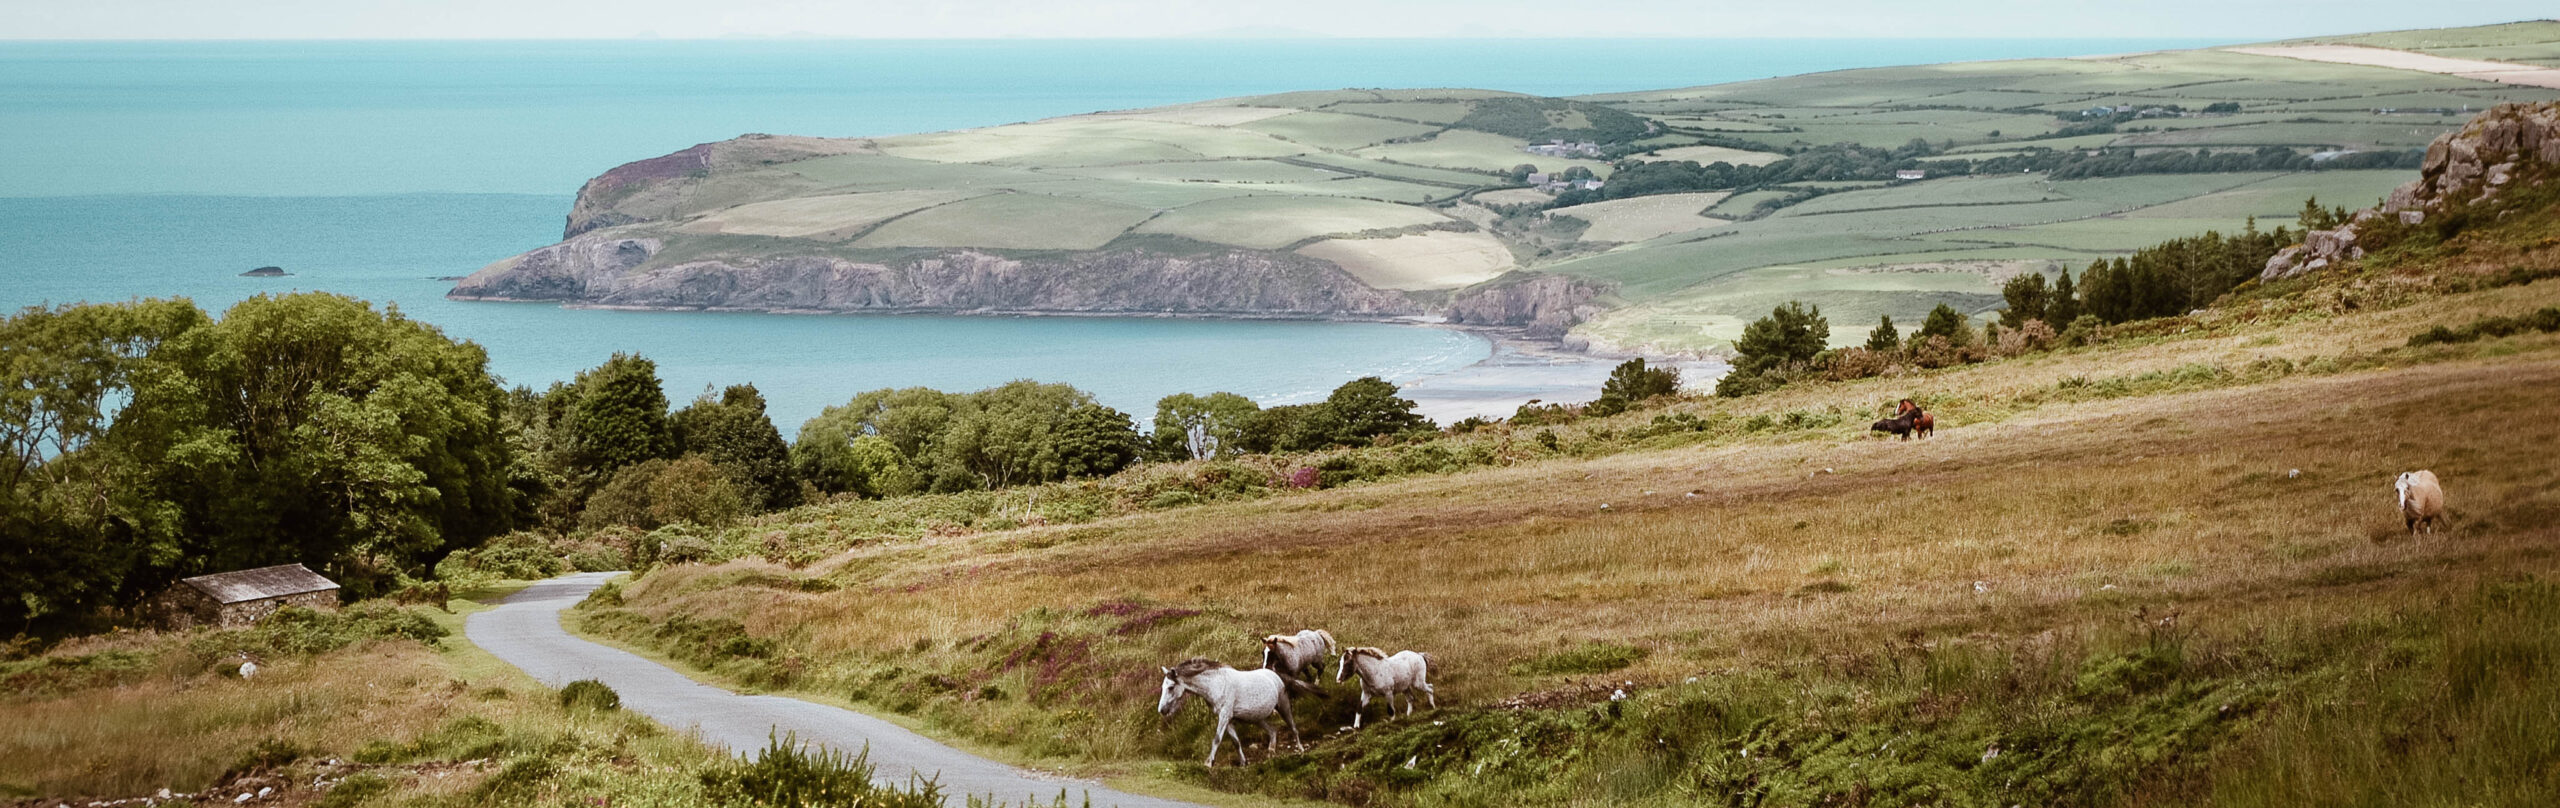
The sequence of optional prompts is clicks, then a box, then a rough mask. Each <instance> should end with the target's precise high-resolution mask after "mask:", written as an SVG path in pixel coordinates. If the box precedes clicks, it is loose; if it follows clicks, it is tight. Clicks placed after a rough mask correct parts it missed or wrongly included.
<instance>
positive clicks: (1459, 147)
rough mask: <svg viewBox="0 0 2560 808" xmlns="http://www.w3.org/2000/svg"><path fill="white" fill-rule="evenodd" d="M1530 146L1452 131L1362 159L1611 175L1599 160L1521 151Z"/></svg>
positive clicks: (1377, 149)
mask: <svg viewBox="0 0 2560 808" xmlns="http://www.w3.org/2000/svg"><path fill="white" fill-rule="evenodd" d="M1528 145H1529V142H1528V141H1525V140H1515V139H1512V138H1507V137H1503V136H1501V135H1496V134H1491V133H1488V132H1477V131H1474V130H1469V129H1451V130H1448V131H1445V132H1441V133H1440V136H1439V137H1435V138H1432V139H1430V140H1426V141H1422V142H1419V143H1392V144H1388V145H1385V146H1373V147H1370V148H1366V149H1361V150H1360V151H1359V155H1360V156H1362V157H1375V158H1378V159H1381V160H1393V161H1396V162H1399V163H1413V164H1415V165H1426V166H1438V167H1441V168H1468V169H1475V170H1478V171H1509V170H1511V167H1512V166H1516V165H1520V164H1523V163H1526V164H1529V165H1534V166H1537V167H1538V170H1540V171H1563V170H1565V169H1566V168H1569V167H1572V166H1581V167H1584V168H1588V169H1591V171H1592V173H1594V174H1598V175H1600V176H1603V177H1606V176H1608V175H1609V164H1607V163H1603V162H1600V161H1597V160H1575V159H1566V158H1562V157H1548V156H1546V155H1542V154H1530V153H1528V152H1526V151H1522V150H1521V149H1522V148H1523V147H1526V146H1528Z"/></svg>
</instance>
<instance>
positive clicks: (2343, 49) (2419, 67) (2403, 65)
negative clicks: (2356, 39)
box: [2224, 45, 2560, 90]
mask: <svg viewBox="0 0 2560 808" xmlns="http://www.w3.org/2000/svg"><path fill="white" fill-rule="evenodd" d="M2224 50H2228V51H2231V52H2233V53H2247V54H2253V55H2257V56H2280V57H2284V58H2287V59H2302V60H2306V61H2313V62H2334V63H2338V64H2350V65H2369V66H2373V67H2388V68H2392V69H2395V70H2416V71H2419V72H2422V73H2438V74H2443V75H2447V76H2459V77H2461V78H2466V79H2472V80H2475V81H2494V82H2497V83H2500V84H2515V85H2521V86H2525V87H2543V88H2548V89H2554V90H2560V68H2549V67H2542V66H2539V65H2526V64H2517V63H2514V62H2484V61H2481V60H2478V59H2455V58H2451V57H2445V56H2437V55H2435V54H2431V53H2416V52H2413V51H2403V50H2391V49H2389V48H2371V47H2365V46H2361V45H2276V46H2270V47H2257V48H2225V49H2224Z"/></svg>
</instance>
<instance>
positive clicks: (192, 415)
mask: <svg viewBox="0 0 2560 808" xmlns="http://www.w3.org/2000/svg"><path fill="white" fill-rule="evenodd" d="M147 365H148V367H147V369H146V370H145V371H144V372H143V373H141V374H139V375H137V376H136V377H135V381H134V384H133V387H132V402H131V403H130V404H129V405H128V406H126V407H125V408H124V410H123V412H122V414H121V415H120V416H119V417H118V418H117V421H116V424H115V426H114V427H113V430H112V433H113V438H114V439H115V440H117V441H119V442H121V443H123V444H124V445H125V449H124V451H125V452H127V456H126V458H127V460H128V462H131V463H133V464H134V465H135V468H136V469H137V470H138V471H139V472H140V474H141V476H142V480H141V481H140V483H139V484H140V485H142V486H143V487H144V488H146V489H147V491H148V494H147V495H148V496H149V497H150V498H151V499H152V500H153V503H152V505H151V507H150V511H151V513H153V514H154V516H152V517H150V518H151V519H152V520H155V521H157V520H166V521H165V524H166V525H167V526H169V529H170V530H171V531H172V534H173V535H176V536H180V537H182V540H181V541H180V542H178V548H177V549H178V550H179V552H178V553H177V554H176V555H175V556H174V557H170V558H164V559H158V560H155V561H153V562H151V564H152V566H153V571H154V573H155V575H154V576H151V577H154V578H157V579H159V580H166V579H167V578H171V577H177V576H181V575H187V574H194V573H199V572H206V571H213V570H222V569H239V568H243V567H255V566H262V565H267V564H278V563H287V562H293V561H303V562H321V563H324V564H327V565H330V566H333V567H336V568H338V569H339V570H340V571H341V572H342V573H343V572H347V571H352V570H354V569H357V568H364V567H370V566H372V565H373V564H376V563H383V564H391V565H395V566H411V567H413V568H414V567H426V566H432V565H433V564H434V562H435V561H436V560H438V559H441V558H442V557H443V556H444V554H446V553H448V552H450V551H452V550H454V549H458V548H461V547H467V546H471V545H473V544H476V543H478V542H479V541H481V540H483V539H485V538H487V537H489V536H494V535H498V534H499V533H502V532H504V531H505V530H506V529H507V527H508V526H509V523H508V520H509V516H510V514H511V513H512V512H513V508H512V503H511V502H510V498H511V494H512V492H511V489H510V488H509V486H508V482H509V469H510V468H511V465H512V463H511V460H512V458H511V447H510V446H509V445H508V443H507V441H506V438H505V435H504V433H503V431H502V429H501V427H500V420H499V414H500V410H501V409H502V408H503V407H504V400H505V393H504V391H502V390H500V389H499V387H498V384H497V381H496V379H494V378H492V377H491V376H490V375H489V372H488V355H487V354H486V353H484V352H483V351H482V350H481V349H480V347H479V346H477V345H473V344H470V343H458V342H455V341H453V340H451V339H449V338H446V337H445V336H444V334H443V333H442V332H439V331H437V330H436V329H435V328H434V327H431V326H428V325H425V324H421V323H417V322H414V321H411V320H409V319H407V318H405V317H402V316H401V315H400V313H399V312H398V311H397V310H396V309H395V310H391V311H388V312H377V311H374V310H373V308H372V307H371V306H369V305H367V304H365V303H364V302H363V301H359V300H355V299H352V298H347V297H341V296H338V295H331V294H317V293H315V294H299V295H285V296H272V297H271V296H265V295H261V296H258V297H253V298H250V299H248V300H245V301H241V302H240V303H239V304H238V305H235V306H233V307H232V308H231V309H230V311H228V312H226V313H225V314H224V315H223V317H222V319H221V320H220V321H219V322H216V323H213V324H211V325H206V326H202V327H198V328H194V329H190V330H188V331H186V332H185V333H183V334H180V335H178V336H176V337H175V338H172V339H170V340H169V341H167V342H165V343H162V344H161V345H160V346H159V347H158V348H157V349H156V350H153V351H152V352H151V357H150V360H149V361H148V363H147ZM145 583H146V585H152V584H156V583H158V581H156V580H154V581H146V582H145Z"/></svg>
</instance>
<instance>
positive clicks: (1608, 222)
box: [1548, 193, 1732, 242]
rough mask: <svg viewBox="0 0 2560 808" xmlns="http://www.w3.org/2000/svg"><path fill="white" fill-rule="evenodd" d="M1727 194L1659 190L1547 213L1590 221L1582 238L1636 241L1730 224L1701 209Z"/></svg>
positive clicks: (1713, 203) (1730, 222)
mask: <svg viewBox="0 0 2560 808" xmlns="http://www.w3.org/2000/svg"><path fill="white" fill-rule="evenodd" d="M1726 196H1729V194H1725V193H1703V194H1659V195H1655V196H1639V197H1631V198H1627V199H1612V200H1609V201H1607V202H1593V203H1590V204H1587V205H1574V206H1572V207H1564V208H1556V209H1554V210H1551V211H1548V213H1549V214H1551V215H1555V216H1571V217H1573V218H1576V219H1581V220H1583V221H1586V222H1590V223H1591V228H1590V229H1588V230H1584V231H1582V240H1583V241H1615V242H1637V241H1644V240H1646V239H1652V238H1660V237H1662V236H1667V235H1671V234H1673V233H1687V232H1690V231H1693V230H1705V229H1707V228H1710V227H1720V226H1723V225H1727V224H1732V221H1731V220H1727V219H1718V218H1714V217H1711V216H1707V215H1705V214H1704V213H1703V211H1705V210H1706V209H1708V208H1711V207H1715V205H1716V203H1718V202H1722V201H1724V198H1725V197H1726Z"/></svg>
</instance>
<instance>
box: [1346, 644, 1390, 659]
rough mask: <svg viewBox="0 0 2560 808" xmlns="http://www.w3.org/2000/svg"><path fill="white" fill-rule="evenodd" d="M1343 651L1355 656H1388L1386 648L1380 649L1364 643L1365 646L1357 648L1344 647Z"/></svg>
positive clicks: (1383, 657)
mask: <svg viewBox="0 0 2560 808" xmlns="http://www.w3.org/2000/svg"><path fill="white" fill-rule="evenodd" d="M1342 652H1343V653H1345V654H1349V655H1352V656H1355V657H1356V656H1373V657H1377V658H1379V659H1385V658H1387V652H1386V651H1384V650H1382V649H1378V648H1372V647H1369V646H1366V645H1363V646H1360V647H1357V648H1345V649H1342Z"/></svg>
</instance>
